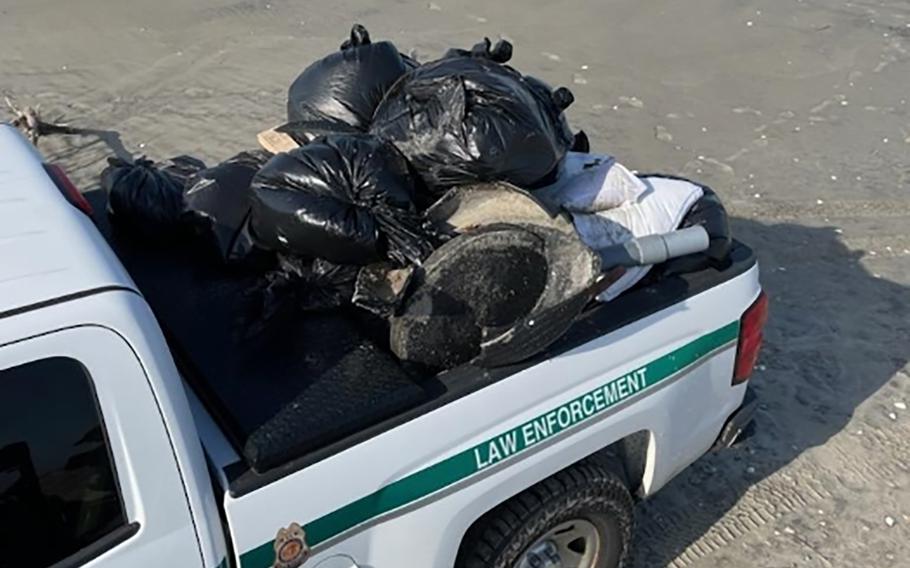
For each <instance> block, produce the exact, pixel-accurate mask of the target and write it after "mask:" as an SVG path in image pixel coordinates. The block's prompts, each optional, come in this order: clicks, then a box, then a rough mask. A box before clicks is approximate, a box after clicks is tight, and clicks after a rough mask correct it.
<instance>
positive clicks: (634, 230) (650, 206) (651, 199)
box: [572, 176, 704, 302]
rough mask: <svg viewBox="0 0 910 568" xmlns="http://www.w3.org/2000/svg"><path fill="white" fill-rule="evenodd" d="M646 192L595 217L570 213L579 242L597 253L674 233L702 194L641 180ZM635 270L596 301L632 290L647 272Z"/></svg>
mask: <svg viewBox="0 0 910 568" xmlns="http://www.w3.org/2000/svg"><path fill="white" fill-rule="evenodd" d="M640 181H642V182H643V184H644V186H645V187H646V190H645V191H644V192H643V193H642V194H641V195H640V196H639V197H638V199H637V200H630V201H626V202H624V203H623V204H622V205H620V206H618V207H614V208H612V209H606V210H602V211H598V212H597V213H573V214H572V220H573V222H574V224H575V230H576V231H578V234H579V236H580V237H581V240H582V241H584V243H585V244H586V245H588V246H589V247H591V248H593V249H595V250H598V249H604V248H607V247H609V246H612V245H617V244H620V243H624V242H625V241H627V240H629V239H631V238H633V237H644V236H647V235H656V234H661V233H667V232H670V231H673V230H676V229H677V228H678V227H679V224H680V223H681V222H682V220H683V217H685V215H686V213H687V212H688V211H689V209H690V208H691V207H692V205H694V204H695V202H696V201H698V199H699V198H701V196H702V194H703V193H704V192H703V191H702V189H701V187H699V186H698V185H696V184H694V183H691V182H688V181H684V180H678V179H670V178H663V177H659V176H651V177H647V178H641V180H640ZM650 269H651V267H650V266H636V267H632V268H629V269H627V270H626V273H625V274H624V275H623V276H622V277H621V278H620V279H619V280H617V281H616V282H614V283H613V284H612V285H611V286H610V287H609V288H608V289H607V290H606V291H605V292H603V293H602V294H601V295H600V296H598V298H597V299H598V300H600V301H602V302H607V301H609V300H612V299H613V298H615V297H616V296H618V295H619V294H621V293H622V292H624V291H626V290H628V289H629V288H631V287H632V286H634V285H635V284H636V283H637V282H638V281H639V280H641V279H642V278H644V276H645V275H646V274H647V273H648V270H650Z"/></svg>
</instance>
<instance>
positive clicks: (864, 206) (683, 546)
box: [0, 0, 910, 568]
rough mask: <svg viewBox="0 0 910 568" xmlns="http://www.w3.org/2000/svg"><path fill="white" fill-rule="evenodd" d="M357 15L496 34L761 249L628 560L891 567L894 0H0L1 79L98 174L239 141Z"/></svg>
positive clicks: (451, 34)
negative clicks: (735, 404)
mask: <svg viewBox="0 0 910 568" xmlns="http://www.w3.org/2000/svg"><path fill="white" fill-rule="evenodd" d="M357 22H359V23H362V24H364V25H365V26H366V27H367V28H368V29H369V30H370V32H371V34H372V35H373V37H374V38H377V39H390V40H393V41H394V42H395V43H396V45H397V46H398V47H399V49H401V50H402V51H404V52H412V51H413V53H415V54H416V56H417V57H418V58H419V59H421V60H428V59H432V58H434V57H437V56H439V55H441V54H442V53H443V52H444V51H445V50H446V49H447V48H449V47H452V46H458V47H469V46H471V45H473V44H474V43H476V42H477V41H479V40H481V39H482V38H483V37H484V36H489V37H491V38H494V39H495V38H497V37H505V38H507V39H509V40H511V41H512V42H513V43H514V46H515V55H514V58H513V60H512V64H513V65H514V66H515V67H517V68H518V69H520V70H522V71H524V72H525V73H529V74H533V75H536V76H538V77H540V78H542V79H544V80H546V81H548V82H549V83H551V84H552V85H554V86H557V85H563V86H567V87H569V88H570V89H571V90H572V91H573V92H574V94H575V97H576V101H575V103H574V105H573V106H572V107H571V108H570V109H569V118H570V122H571V124H572V126H573V127H574V128H576V129H583V130H584V131H585V132H587V134H588V135H589V137H590V139H591V142H592V147H593V148H594V149H595V150H596V151H600V152H606V153H610V154H613V155H615V156H616V157H617V158H618V159H619V160H620V161H621V162H623V163H624V164H626V165H627V166H629V167H631V168H635V169H637V170H639V171H642V172H664V173H671V174H677V175H683V176H688V177H691V178H694V179H697V180H699V181H701V182H703V183H705V184H707V185H709V186H711V187H712V188H714V189H715V190H716V191H717V192H718V193H719V194H720V195H721V196H722V198H723V199H724V200H725V203H726V204H727V205H728V208H729V210H730V211H731V213H732V215H733V217H734V231H735V234H736V236H737V237H738V238H739V239H741V240H743V241H745V242H746V243H748V244H749V245H751V246H752V247H753V248H754V249H755V250H756V251H757V252H758V255H759V257H760V261H761V266H762V274H763V275H762V281H763V284H764V286H765V287H766V290H767V291H768V293H769V294H770V296H771V301H772V315H771V322H770V325H769V328H768V331H767V336H766V347H765V350H764V353H763V356H762V357H761V360H760V366H759V368H758V371H757V373H756V375H755V377H754V379H753V382H754V385H755V388H756V389H757V393H758V395H759V397H760V399H761V407H760V411H759V413H758V416H757V420H756V428H755V433H754V436H752V437H751V438H750V439H749V440H747V441H746V442H744V443H743V444H741V445H740V446H739V447H737V448H734V449H732V450H729V451H726V452H721V453H716V454H711V455H708V456H706V457H705V458H703V459H702V460H700V461H699V462H698V463H696V464H695V465H694V466H693V467H691V468H690V469H689V470H687V471H686V472H684V473H683V474H681V475H680V476H679V477H678V478H677V479H675V480H674V481H673V482H672V483H671V484H670V485H669V486H667V487H666V488H665V489H664V490H662V492H661V493H659V494H658V495H657V496H655V497H654V498H653V499H651V500H649V501H647V502H645V503H642V505H641V506H640V507H639V509H638V513H639V514H638V520H637V522H638V526H639V528H638V536H637V540H636V543H635V546H636V549H637V550H636V553H635V558H634V562H633V566H635V567H636V568H645V567H661V566H674V567H701V568H708V567H739V566H768V567H771V566H773V567H784V566H801V567H820V568H832V567H838V568H839V567H850V566H877V567H886V566H894V567H898V566H907V565H910V410H908V406H910V365H908V359H910V4H908V3H906V2H901V1H898V0H868V1H860V0H856V1H833V0H831V1H827V0H776V1H774V0H761V1H756V2H743V1H740V2H728V1H723V0H693V1H690V2H672V1H669V0H660V1H655V2H648V3H643V2H636V1H632V0H621V1H611V2H597V1H593V0H584V1H580V0H575V1H570V0H547V1H540V0H525V1H518V0H501V1H500V2H479V1H477V0H468V1H462V2H455V1H452V0H434V1H433V2H426V1H420V2H410V1H404V0H394V1H393V0H386V1H380V0H359V1H358V0H336V1H334V2H291V1H288V0H239V1H234V0H159V1H158V2H142V1H139V0H123V1H121V2H109V1H104V0H79V1H70V2H64V1H62V0H0V95H2V96H7V97H10V98H11V99H13V100H14V101H16V102H17V103H19V104H23V105H25V104H28V105H33V106H34V105H37V104H40V105H41V106H40V108H41V111H42V113H43V115H44V116H45V118H47V119H59V120H60V121H63V122H67V123H69V124H71V125H74V126H78V127H82V128H86V129H95V130H96V132H95V135H86V136H71V137H62V136H60V137H48V138H45V139H42V140H41V141H40V144H39V146H40V149H41V150H42V152H43V153H44V154H45V155H46V156H47V157H48V159H49V161H57V162H60V163H61V164H62V165H64V166H65V168H66V169H67V170H68V172H69V173H70V175H71V177H72V178H73V180H74V181H75V182H76V184H77V185H79V186H80V187H82V188H84V189H85V190H87V191H91V190H93V189H97V187H98V175H99V173H100V172H101V170H102V168H103V167H104V165H105V161H106V158H107V157H109V156H113V155H116V154H120V155H130V156H134V157H135V156H139V155H143V154H144V155H147V156H149V157H150V158H153V159H161V158H167V157H170V156H173V155H177V154H191V155H194V156H198V157H200V158H203V159H204V160H206V161H207V162H216V161H218V160H221V159H224V158H227V157H228V156H231V155H233V154H234V153H236V152H238V151H240V150H244V149H249V148H253V147H255V146H256V137H255V135H256V133H257V132H259V131H260V130H263V129H264V128H267V127H270V126H273V125H275V124H278V123H280V122H282V121H283V119H284V118H285V100H286V92H287V87H288V85H289V84H290V82H291V81H292V80H293V78H294V77H295V76H296V75H297V74H298V73H299V72H300V70H302V69H303V68H304V67H305V66H306V65H307V64H309V63H310V62H311V61H313V60H314V59H316V58H318V57H320V56H322V55H324V54H326V53H328V52H330V51H333V50H335V49H337V48H338V45H339V44H340V43H341V41H342V40H343V39H344V38H345V36H346V35H347V33H348V30H349V29H350V27H351V25H352V24H353V23H357ZM4 118H5V117H4Z"/></svg>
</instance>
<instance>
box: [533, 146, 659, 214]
mask: <svg viewBox="0 0 910 568" xmlns="http://www.w3.org/2000/svg"><path fill="white" fill-rule="evenodd" d="M646 190H647V186H646V185H645V183H644V182H642V181H641V180H640V179H638V177H636V176H635V175H634V174H633V173H632V172H630V171H629V170H627V169H626V168H625V167H623V165H622V164H620V163H618V162H617V161H616V160H615V159H614V158H613V157H612V156H607V155H605V154H600V155H598V154H582V153H581V152H569V153H568V154H566V158H565V160H563V163H562V165H561V166H560V170H559V177H558V180H557V181H556V182H555V183H553V184H552V185H550V186H547V187H544V188H541V189H539V190H537V191H535V192H534V195H535V197H537V198H538V199H540V200H541V201H543V202H544V203H546V204H548V205H550V206H555V207H557V208H558V207H561V208H563V209H565V210H566V211H569V212H571V213H596V212H597V211H603V210H605V209H611V208H613V207H619V206H620V205H622V204H623V203H627V202H629V201H635V200H637V199H638V198H639V197H640V196H641V195H642V194H643V193H644V192H645V191H646Z"/></svg>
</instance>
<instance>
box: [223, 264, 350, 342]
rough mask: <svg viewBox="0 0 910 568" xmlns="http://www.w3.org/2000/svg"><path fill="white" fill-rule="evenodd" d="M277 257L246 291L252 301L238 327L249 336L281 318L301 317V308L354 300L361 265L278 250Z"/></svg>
mask: <svg viewBox="0 0 910 568" xmlns="http://www.w3.org/2000/svg"><path fill="white" fill-rule="evenodd" d="M277 258H278V264H277V266H276V267H275V268H274V269H272V270H270V271H268V272H266V273H265V275H264V276H263V277H262V278H261V279H259V281H258V282H257V283H256V284H255V285H254V286H253V287H252V288H250V289H248V290H246V291H245V295H246V296H247V297H248V298H250V300H251V301H250V302H249V303H248V304H247V307H246V309H245V310H244V313H243V314H242V317H241V319H242V320H243V321H241V322H240V325H239V326H238V329H239V330H240V331H241V332H242V333H243V334H245V335H246V336H252V335H256V334H259V333H262V332H263V331H264V330H265V328H266V327H268V326H270V325H273V324H278V323H279V322H280V321H281V320H282V319H295V318H298V317H299V316H300V314H301V313H302V312H314V311H327V310H332V309H335V308H339V307H342V306H346V305H349V304H350V303H351V298H352V297H353V296H354V284H355V282H356V280H357V273H358V271H359V270H360V267H359V266H348V265H338V264H333V263H331V262H329V261H327V260H323V259H321V258H317V259H307V258H303V257H300V256H296V255H289V254H278V255H277Z"/></svg>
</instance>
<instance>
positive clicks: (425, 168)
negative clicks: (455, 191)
mask: <svg viewBox="0 0 910 568" xmlns="http://www.w3.org/2000/svg"><path fill="white" fill-rule="evenodd" d="M501 44H502V42H501V43H500V44H497V47H493V48H490V47H489V44H488V43H485V44H481V46H482V47H479V48H478V47H475V49H474V50H471V51H470V52H465V51H461V50H456V51H455V52H450V56H449V57H446V58H443V59H441V60H438V61H435V62H432V63H427V64H424V65H421V66H420V67H418V68H416V69H414V70H413V71H411V72H409V73H408V74H407V75H405V76H404V77H403V78H402V79H401V80H400V81H398V82H397V83H395V85H394V86H393V87H392V88H391V90H390V91H389V92H388V94H387V95H386V98H385V99H384V100H383V101H382V103H381V104H380V105H379V107H378V108H377V109H376V114H375V116H374V117H373V125H372V127H371V130H370V131H371V132H372V133H374V134H376V135H377V136H379V137H381V138H384V139H386V140H389V141H391V142H392V143H394V144H395V146H396V147H397V148H398V149H399V150H400V151H401V153H402V154H404V155H405V157H406V158H407V159H408V160H409V161H410V162H411V164H412V165H413V167H414V170H415V171H416V172H418V173H419V175H420V176H421V177H422V179H423V181H424V182H425V184H426V186H427V188H428V189H429V191H430V192H431V193H433V194H435V195H440V194H441V193H443V192H444V191H445V190H446V189H448V188H450V187H452V186H455V185H460V184H467V183H475V182H479V181H481V182H482V181H508V182H511V183H513V184H515V185H517V186H519V187H522V188H526V189H527V188H533V187H536V186H539V185H541V184H544V183H546V182H547V181H548V180H549V178H550V177H551V176H552V175H553V172H554V171H555V170H556V167H557V166H558V165H559V162H560V161H561V160H562V158H563V157H564V156H565V153H566V151H568V149H569V148H571V147H572V145H573V143H574V136H573V135H572V133H571V131H570V130H569V127H568V124H567V123H566V120H565V116H564V115H563V113H562V111H563V110H564V109H565V108H566V107H568V106H569V105H570V104H571V103H572V100H573V97H572V94H571V92H569V91H568V90H567V89H563V88H561V89H557V90H556V91H551V89H550V87H549V86H547V85H546V84H545V83H544V82H542V81H540V80H539V79H535V78H533V77H528V76H523V75H522V74H521V73H519V72H518V71H516V70H515V69H513V68H511V67H509V66H507V65H503V64H502V63H501V62H500V61H501V60H502V59H504V58H506V57H507V56H508V55H510V54H511V50H510V49H509V50H507V49H506V48H505V47H502V46H501Z"/></svg>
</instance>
